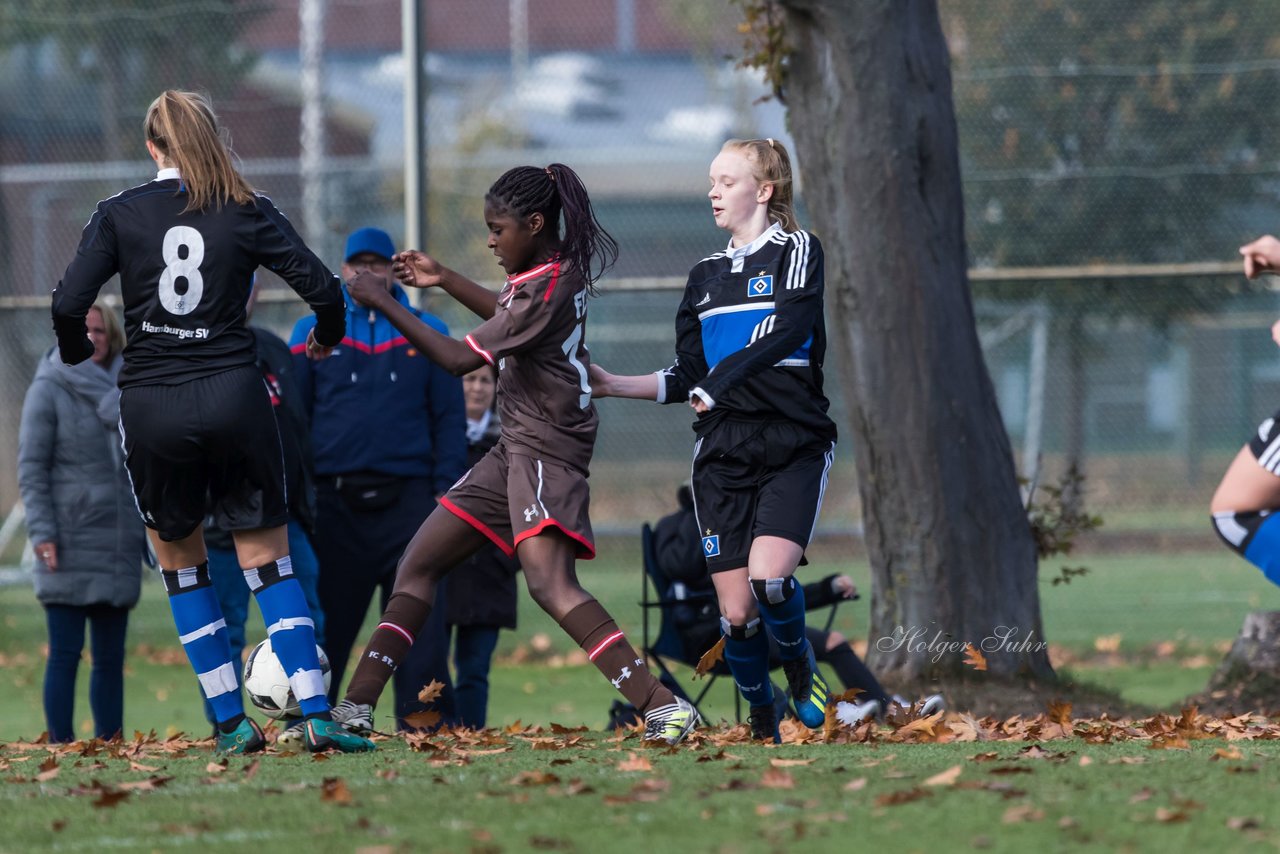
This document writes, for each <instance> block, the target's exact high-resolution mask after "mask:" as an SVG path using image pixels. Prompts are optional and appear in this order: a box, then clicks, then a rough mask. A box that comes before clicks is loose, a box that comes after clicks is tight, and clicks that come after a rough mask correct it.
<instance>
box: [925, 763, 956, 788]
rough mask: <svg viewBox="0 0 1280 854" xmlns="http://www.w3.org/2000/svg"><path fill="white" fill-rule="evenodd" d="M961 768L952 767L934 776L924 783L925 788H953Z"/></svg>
mask: <svg viewBox="0 0 1280 854" xmlns="http://www.w3.org/2000/svg"><path fill="white" fill-rule="evenodd" d="M962 770H963V767H962V766H960V765H952V766H951V767H950V768H948V769H947V770H946V771H943V772H942V773H940V774H934V775H933V776H932V777H930V778H928V779H927V780H925V781H924V785H926V786H954V785H955V782H956V780H957V778H959V776H960V772H961V771H962Z"/></svg>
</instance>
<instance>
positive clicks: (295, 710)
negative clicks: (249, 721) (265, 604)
mask: <svg viewBox="0 0 1280 854" xmlns="http://www.w3.org/2000/svg"><path fill="white" fill-rule="evenodd" d="M316 654H317V655H319V656H320V673H321V674H323V676H324V689H325V691H328V690H329V680H330V678H331V677H330V673H329V657H328V656H327V655H325V654H324V650H323V649H321V648H320V647H318V646H317V647H316ZM244 690H245V693H247V694H248V695H249V702H251V703H253V705H254V706H256V707H257V708H258V709H260V710H261V711H262V713H263V714H265V715H266V716H267V717H270V718H276V719H280V718H296V717H300V716H301V715H302V709H301V708H300V707H299V705H298V701H297V699H296V698H295V697H294V696H293V690H292V689H291V688H290V687H289V677H287V676H286V675H285V673H284V667H283V665H281V664H280V659H278V658H276V654H275V651H274V650H273V649H272V648H271V638H267V639H266V640H264V641H263V642H262V643H260V644H258V645H257V646H255V647H254V648H253V651H252V652H250V653H249V658H248V659H246V660H245V663H244Z"/></svg>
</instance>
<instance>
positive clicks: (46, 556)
mask: <svg viewBox="0 0 1280 854" xmlns="http://www.w3.org/2000/svg"><path fill="white" fill-rule="evenodd" d="M36 557H38V558H40V560H42V561H44V565H45V566H47V567H49V571H50V572H57V571H58V545H57V543H52V542H50V543H36Z"/></svg>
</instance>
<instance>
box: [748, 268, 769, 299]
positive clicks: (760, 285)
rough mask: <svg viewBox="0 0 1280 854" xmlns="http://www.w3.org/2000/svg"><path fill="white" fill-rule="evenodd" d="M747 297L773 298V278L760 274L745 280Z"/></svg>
mask: <svg viewBox="0 0 1280 854" xmlns="http://www.w3.org/2000/svg"><path fill="white" fill-rule="evenodd" d="M747 296H749V297H771V296H773V276H770V275H768V274H766V273H761V274H760V275H759V276H753V277H751V278H750V279H747Z"/></svg>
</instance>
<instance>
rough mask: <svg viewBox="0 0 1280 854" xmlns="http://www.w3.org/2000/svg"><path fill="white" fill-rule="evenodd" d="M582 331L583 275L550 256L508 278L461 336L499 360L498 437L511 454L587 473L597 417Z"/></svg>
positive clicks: (488, 358)
mask: <svg viewBox="0 0 1280 854" xmlns="http://www.w3.org/2000/svg"><path fill="white" fill-rule="evenodd" d="M586 331H587V285H586V282H585V281H584V280H583V279H582V277H581V276H579V275H578V274H577V273H576V272H574V271H573V270H572V269H570V268H568V267H567V265H564V264H563V263H562V261H561V259H560V258H559V257H556V258H553V259H551V260H550V261H548V262H547V263H545V264H541V265H539V266H537V267H534V268H533V269H532V270H529V271H527V272H525V273H521V274H520V275H518V276H511V277H509V278H508V279H507V283H506V285H505V286H504V287H503V288H502V292H501V293H500V294H498V307H497V310H496V311H495V312H494V314H493V317H491V318H489V319H488V320H486V321H485V322H484V323H482V324H481V325H480V326H479V327H477V328H476V329H475V330H473V331H472V333H471V334H470V335H468V336H467V337H466V342H467V344H468V345H469V346H470V347H471V349H473V350H475V351H476V352H477V353H479V354H480V355H481V356H482V357H484V360H485V361H486V362H488V363H489V364H491V365H497V366H498V369H499V375H498V407H499V411H500V413H501V415H502V440H503V442H504V443H505V444H506V445H507V447H508V449H509V450H510V452H511V453H515V454H525V455H528V456H532V457H538V458H546V459H552V460H556V461H558V462H561V463H563V464H564V465H567V466H570V467H572V468H575V469H578V470H579V471H581V472H582V473H583V474H586V473H587V469H588V466H589V465H590V463H591V451H592V449H593V447H594V446H595V441H596V426H597V424H598V421H599V419H598V417H597V416H596V408H595V406H594V405H593V404H592V402H591V384H590V383H589V382H588V381H587V366H588V365H590V364H591V361H590V356H589V354H588V353H587V346H586V340H585V339H586Z"/></svg>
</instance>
